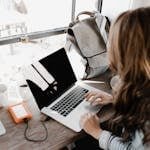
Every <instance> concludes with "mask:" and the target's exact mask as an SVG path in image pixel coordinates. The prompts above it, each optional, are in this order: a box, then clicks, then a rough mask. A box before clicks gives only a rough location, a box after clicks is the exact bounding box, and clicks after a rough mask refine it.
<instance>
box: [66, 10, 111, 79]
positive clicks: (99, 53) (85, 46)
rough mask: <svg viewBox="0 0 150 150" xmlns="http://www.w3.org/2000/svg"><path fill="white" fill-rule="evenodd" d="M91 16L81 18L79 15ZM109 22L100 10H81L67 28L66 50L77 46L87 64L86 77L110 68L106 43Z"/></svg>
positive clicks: (94, 75) (91, 76)
mask: <svg viewBox="0 0 150 150" xmlns="http://www.w3.org/2000/svg"><path fill="white" fill-rule="evenodd" d="M81 15H88V16H89V17H87V18H85V19H82V20H79V16H81ZM108 31H109V22H108V19H107V18H106V17H105V16H102V15H101V14H100V13H99V12H87V11H84V12H81V13H79V14H78V16H77V17H76V19H75V21H73V22H71V23H70V25H69V28H68V29H67V31H66V32H67V37H66V45H65V48H66V50H68V51H69V50H70V49H71V47H72V46H73V47H75V49H76V51H77V52H78V53H79V54H80V55H81V56H82V59H83V60H82V62H83V63H84V65H85V74H84V77H83V78H84V79H88V78H93V77H96V76H98V75H99V74H101V73H104V72H105V71H106V70H107V68H108V59H107V51H106V43H107V39H108Z"/></svg>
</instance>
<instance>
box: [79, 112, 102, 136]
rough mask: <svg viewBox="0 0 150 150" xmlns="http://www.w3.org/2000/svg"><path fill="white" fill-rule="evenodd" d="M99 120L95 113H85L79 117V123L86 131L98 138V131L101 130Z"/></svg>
mask: <svg viewBox="0 0 150 150" xmlns="http://www.w3.org/2000/svg"><path fill="white" fill-rule="evenodd" d="M99 122H100V121H99V118H98V117H97V116H96V115H93V114H91V113H87V114H85V115H83V116H82V117H81V120H80V125H81V127H82V128H83V130H84V131H85V132H86V133H88V134H90V135H91V136H93V137H94V138H95V139H99V135H100V132H101V131H102V129H101V128H100V125H99Z"/></svg>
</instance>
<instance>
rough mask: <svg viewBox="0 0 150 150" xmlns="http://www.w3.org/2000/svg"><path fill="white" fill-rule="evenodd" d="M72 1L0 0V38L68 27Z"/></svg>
mask: <svg viewBox="0 0 150 150" xmlns="http://www.w3.org/2000/svg"><path fill="white" fill-rule="evenodd" d="M71 11H72V0H0V31H1V33H0V34H1V35H0V37H6V36H9V35H16V34H21V33H25V32H28V33H29V32H35V31H42V30H47V29H54V28H59V27H65V26H68V24H69V22H70V21H71Z"/></svg>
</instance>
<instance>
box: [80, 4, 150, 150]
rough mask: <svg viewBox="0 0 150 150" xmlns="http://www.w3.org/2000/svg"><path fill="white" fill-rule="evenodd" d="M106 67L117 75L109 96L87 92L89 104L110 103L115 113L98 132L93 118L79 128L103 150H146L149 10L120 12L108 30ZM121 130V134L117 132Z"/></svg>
mask: <svg viewBox="0 0 150 150" xmlns="http://www.w3.org/2000/svg"><path fill="white" fill-rule="evenodd" d="M108 43H109V44H108V53H109V60H110V68H111V69H112V70H113V71H114V72H115V73H116V74H118V75H119V76H120V82H119V84H118V85H117V86H116V87H117V88H116V89H115V91H113V95H112V96H111V95H109V94H107V93H105V92H89V93H87V95H86V96H85V97H86V99H87V101H89V102H91V103H92V104H95V105H96V104H108V103H113V106H114V108H115V114H114V115H113V117H112V118H111V119H110V120H109V122H108V127H109V128H108V129H109V131H106V130H102V128H101V127H100V126H99V118H98V117H97V116H96V115H92V114H85V115H84V116H83V117H82V118H81V126H82V127H83V129H84V130H85V132H87V133H88V134H90V135H91V136H93V137H94V138H95V139H97V140H98V141H99V146H100V147H101V148H103V149H110V150H118V149H121V150H122V149H139V150H142V149H146V148H147V149H148V144H149V142H150V7H148V8H139V9H136V10H130V11H127V12H124V13H122V14H121V15H120V16H119V17H118V18H117V20H116V21H115V22H114V24H113V25H112V27H111V29H110V35H109V42H108ZM119 129H121V134H119V133H118V130H119Z"/></svg>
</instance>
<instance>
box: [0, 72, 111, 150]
mask: <svg viewBox="0 0 150 150" xmlns="http://www.w3.org/2000/svg"><path fill="white" fill-rule="evenodd" d="M108 78H110V76H109V71H108V72H106V73H105V74H103V75H101V76H99V77H97V78H93V79H92V80H96V81H99V80H101V81H102V80H104V81H108ZM90 85H91V86H94V87H96V88H99V87H100V84H96V83H94V84H92V83H90ZM101 89H102V90H104V91H107V92H110V91H111V90H110V87H109V85H108V83H106V84H102V85H101ZM27 103H28V105H29V108H30V111H31V112H32V114H33V118H32V119H31V120H30V122H29V124H30V127H31V131H30V134H31V137H32V138H38V137H40V136H42V135H43V134H44V133H45V132H44V129H43V127H42V125H41V123H40V118H41V113H40V111H39V109H38V107H37V105H36V103H35V101H33V99H32V100H27ZM111 114H112V110H110V108H107V109H105V110H103V111H101V113H100V117H101V121H102V122H103V121H105V120H107V119H108V118H109V117H110V115H111ZM0 120H1V121H2V122H3V124H4V126H5V128H6V134H5V135H3V136H0V149H3V150H59V149H61V148H63V147H64V146H66V145H68V144H70V143H72V142H74V141H75V140H77V139H79V138H81V137H83V136H84V132H83V131H82V132H80V133H76V132H74V131H72V130H70V129H68V128H67V127H65V126H63V125H62V124H60V123H58V122H56V121H54V120H52V119H50V120H49V121H47V122H45V125H46V127H47V129H48V134H49V135H48V139H47V140H46V141H44V142H37V143H36V142H29V141H27V140H26V139H25V138H24V130H25V127H26V125H25V123H21V124H15V123H14V122H13V120H12V119H11V117H10V114H9V113H8V111H7V110H6V108H2V109H0ZM43 136H44V135H43Z"/></svg>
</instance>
